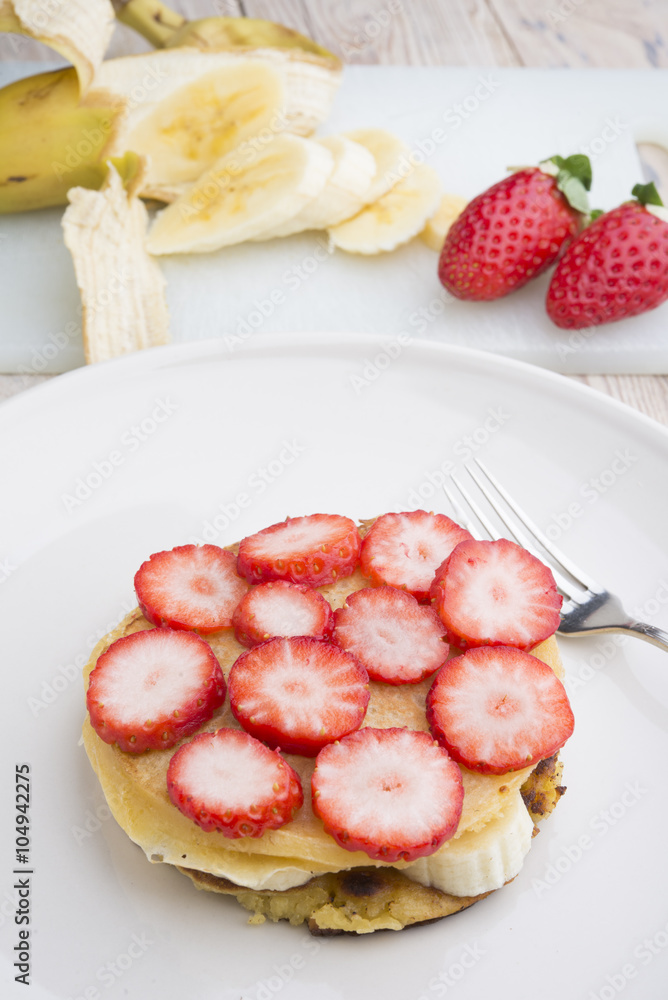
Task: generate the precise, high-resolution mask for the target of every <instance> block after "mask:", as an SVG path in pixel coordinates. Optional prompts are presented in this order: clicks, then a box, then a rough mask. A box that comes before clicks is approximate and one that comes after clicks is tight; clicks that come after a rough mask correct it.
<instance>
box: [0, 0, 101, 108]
mask: <svg viewBox="0 0 668 1000" xmlns="http://www.w3.org/2000/svg"><path fill="white" fill-rule="evenodd" d="M113 28H114V10H113V7H112V6H111V3H110V0H55V2H51V3H46V2H45V0H0V31H11V32H15V33H17V34H21V35H27V36H28V37H29V38H35V39H36V40H37V41H38V42H44V43H45V44H46V45H48V46H49V47H50V48H52V49H55V51H56V52H59V53H60V54H61V55H62V56H64V57H65V58H66V59H67V60H68V61H69V62H71V63H72V65H73V66H74V67H75V69H76V71H77V74H78V76H79V83H80V85H81V90H82V91H85V90H87V89H88V87H89V86H90V84H91V81H92V79H93V76H94V74H95V70H96V69H97V67H98V66H99V65H100V63H101V62H102V59H103V58H104V53H105V51H106V48H107V45H108V44H109V40H110V38H111V33H112V31H113Z"/></svg>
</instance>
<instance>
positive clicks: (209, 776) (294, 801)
mask: <svg viewBox="0 0 668 1000" xmlns="http://www.w3.org/2000/svg"><path fill="white" fill-rule="evenodd" d="M167 791H168V793H169V797H170V799H171V800H172V802H173V803H174V805H175V806H176V808H177V809H180V810H181V812H182V813H183V814H184V816H187V817H188V819H191V820H193V821H194V822H195V823H197V825H198V826H201V827H202V829H203V830H206V831H207V833H208V832H210V831H211V830H217V831H218V832H219V833H222V834H223V835H224V836H225V837H231V838H233V839H235V838H237V837H261V836H262V834H263V833H264V831H265V830H276V829H278V827H279V826H284V825H285V824H286V823H289V822H290V820H291V819H293V817H294V815H295V813H296V812H297V810H298V809H299V808H300V807H301V805H302V803H303V801H304V793H303V791H302V786H301V782H300V780H299V775H298V774H297V773H296V771H294V770H293V769H292V768H291V767H290V765H289V764H288V763H287V761H285V760H283V758H282V757H281V755H280V754H278V753H276V751H275V750H270V749H269V747H266V746H265V745H264V744H263V743H260V741H259V740H256V739H253V737H252V736H249V735H248V733H242V732H239V730H238V729H219V730H218V731H217V732H215V733H200V734H199V735H198V736H195V738H194V739H192V740H191V741H190V742H189V743H185V744H184V745H183V746H182V747H180V748H179V749H178V750H177V751H176V753H175V754H174V756H173V757H172V759H171V761H170V762H169V768H168V769H167Z"/></svg>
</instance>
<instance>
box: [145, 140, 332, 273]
mask: <svg viewBox="0 0 668 1000" xmlns="http://www.w3.org/2000/svg"><path fill="white" fill-rule="evenodd" d="M332 165H333V161H332V154H331V153H330V152H329V150H328V149H325V147H324V146H322V145H320V143H317V142H313V141H311V140H310V139H304V138H302V137H301V136H296V135H290V134H287V133H284V134H283V135H278V136H276V137H275V138H273V139H271V140H270V141H269V142H267V143H266V144H265V145H264V146H260V147H259V148H258V149H257V150H253V151H252V152H251V153H250V155H245V154H243V153H240V152H238V151H234V152H232V153H230V154H228V155H227V156H225V157H223V158H222V159H221V160H219V161H218V163H216V165H215V166H214V167H213V168H212V169H211V170H209V171H207V173H205V174H203V175H202V177H200V178H199V180H197V181H196V182H195V184H193V185H192V186H191V187H190V188H189V189H188V191H187V192H186V194H184V195H182V196H181V197H180V198H178V199H177V200H176V201H175V202H173V203H172V204H171V205H170V206H169V207H168V208H166V209H164V210H163V211H162V212H160V213H159V214H158V216H157V217H156V219H155V222H154V223H153V226H152V228H151V231H150V233H149V237H148V242H147V247H148V250H149V253H153V254H167V253H193V252H194V253H198V252H206V251H208V250H218V249H219V248H220V247H225V246H230V245H231V244H233V243H243V242H244V241H245V240H250V239H254V238H255V237H258V236H261V235H262V234H263V233H265V232H271V231H272V230H275V229H276V228H278V227H280V226H282V225H284V224H285V223H286V222H287V221H288V220H289V219H291V218H293V217H294V216H295V215H297V213H298V212H300V211H301V209H302V208H303V207H304V205H305V204H307V202H309V201H311V200H312V199H313V198H316V197H317V196H318V195H319V194H320V192H321V191H322V190H323V188H324V186H325V184H326V183H327V179H328V177H329V175H330V173H331V171H332Z"/></svg>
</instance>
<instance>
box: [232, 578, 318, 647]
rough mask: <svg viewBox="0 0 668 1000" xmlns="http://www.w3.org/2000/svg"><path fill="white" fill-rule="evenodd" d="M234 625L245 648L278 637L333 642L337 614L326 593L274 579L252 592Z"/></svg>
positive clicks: (236, 634) (237, 612) (253, 589)
mask: <svg viewBox="0 0 668 1000" xmlns="http://www.w3.org/2000/svg"><path fill="white" fill-rule="evenodd" d="M232 623H233V625H234V634H235V636H236V637H237V639H238V641H239V642H240V643H241V644H242V645H243V646H255V645H257V643H259V642H266V641H267V639H272V638H273V637H274V636H275V635H284V636H291V635H310V636H313V637H314V638H315V639H329V638H330V636H331V634H332V628H333V626H334V614H333V612H332V609H331V607H330V606H329V604H328V603H327V601H326V600H325V598H324V597H323V596H322V594H319V593H318V591H317V590H314V589H313V587H309V586H308V584H306V583H288V581H287V580H274V581H273V582H272V583H261V584H260V585H259V586H257V587H253V588H252V589H251V590H249V591H248V593H247V594H246V595H245V596H244V597H243V598H242V600H241V602H240V603H239V605H238V606H237V609H236V611H235V612H234V615H233V616H232Z"/></svg>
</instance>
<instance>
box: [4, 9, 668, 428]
mask: <svg viewBox="0 0 668 1000" xmlns="http://www.w3.org/2000/svg"><path fill="white" fill-rule="evenodd" d="M170 6H171V7H172V8H173V9H175V10H178V11H179V12H180V13H182V14H183V15H184V16H186V17H188V18H190V19H194V18H198V17H211V16H215V15H216V14H218V15H223V16H238V15H246V16H247V17H264V18H268V19H270V20H274V21H280V22H282V23H284V24H287V25H289V26H290V27H293V28H295V29H297V30H298V31H302V32H304V33H306V34H308V35H310V36H311V37H312V38H314V39H315V40H316V41H318V42H319V43H320V44H322V45H325V46H326V47H327V48H329V49H331V50H332V51H333V52H335V53H336V54H337V55H339V56H340V57H341V58H342V59H343V60H344V62H347V63H365V64H379V63H380V64H388V63H400V64H409V65H420V66H429V65H441V64H443V65H450V66H544V67H611V68H629V67H636V68H652V67H668V2H666V0H544V3H541V4H537V3H536V2H535V0H447V2H445V0H349V2H347V3H345V4H342V3H339V2H336V0H311V2H308V0H214V2H212V0H171V4H170ZM148 48H149V46H148V45H147V44H146V43H145V42H144V40H143V39H141V38H140V37H139V36H138V35H136V34H135V33H134V32H132V31H130V30H129V29H128V28H125V27H124V26H123V25H118V26H117V28H116V31H115V33H114V37H113V39H112V43H111V46H110V50H109V55H110V56H117V55H125V54H130V53H133V52H142V51H146V50H147V49H148ZM53 58H54V55H53V53H52V52H51V50H50V49H47V48H46V47H45V46H43V45H40V44H39V43H37V42H32V41H30V40H28V39H25V38H22V37H20V36H14V35H12V36H0V59H5V60H12V59H14V60H16V59H21V60H23V59H41V60H44V61H46V60H53ZM583 99H586V95H583ZM657 99H658V95H657ZM647 160H648V162H649V166H648V170H649V171H652V170H653V169H654V168H655V166H656V168H657V169H658V170H659V171H660V164H661V162H662V161H663V162H665V152H663V151H661V150H659V151H655V152H654V153H652V151H651V150H648V156H647ZM575 377H576V378H578V379H579V381H582V382H586V383H587V384H589V385H590V386H592V387H593V388H595V389H597V390H599V391H601V392H605V393H608V394H609V395H612V396H615V397H616V398H617V399H620V400H622V401H623V402H626V403H628V404H629V405H631V406H634V407H635V408H636V409H638V410H641V411H642V412H643V413H646V414H648V415H649V416H651V417H653V418H654V419H656V420H658V421H660V422H662V423H664V424H667V425H668V375H659V376H634V375H624V376H622V375H619V376H610V375H607V376H575ZM43 378H44V377H40V376H32V377H29V378H27V377H25V376H12V375H4V376H0V399H3V398H7V397H8V396H10V395H13V394H15V393H16V392H20V391H23V390H24V389H25V388H27V387H28V386H29V385H33V384H38V383H39V382H40V381H43Z"/></svg>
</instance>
